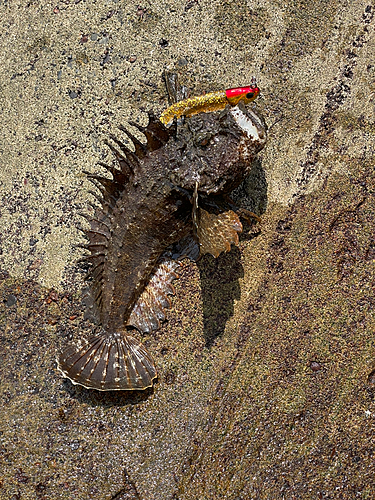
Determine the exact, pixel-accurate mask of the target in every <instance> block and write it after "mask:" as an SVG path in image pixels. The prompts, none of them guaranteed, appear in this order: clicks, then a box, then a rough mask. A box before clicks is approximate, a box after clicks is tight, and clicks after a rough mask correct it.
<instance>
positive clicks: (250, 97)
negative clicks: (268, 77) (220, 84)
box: [225, 77, 260, 106]
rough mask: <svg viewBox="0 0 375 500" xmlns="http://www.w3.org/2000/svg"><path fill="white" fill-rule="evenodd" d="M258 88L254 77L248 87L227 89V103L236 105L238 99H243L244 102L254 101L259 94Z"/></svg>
mask: <svg viewBox="0 0 375 500" xmlns="http://www.w3.org/2000/svg"><path fill="white" fill-rule="evenodd" d="M259 92H260V90H259V88H258V87H257V83H256V80H255V78H254V77H253V78H252V83H251V85H249V86H248V87H237V88H234V89H228V90H226V91H225V95H226V97H227V99H228V102H229V104H231V105H232V106H236V104H238V102H239V101H241V100H243V102H244V103H245V104H247V103H249V102H251V101H254V99H256V98H257V97H258V95H259Z"/></svg>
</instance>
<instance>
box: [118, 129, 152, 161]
mask: <svg viewBox="0 0 375 500" xmlns="http://www.w3.org/2000/svg"><path fill="white" fill-rule="evenodd" d="M129 124H130V125H132V122H129ZM118 128H119V129H120V130H121V131H122V132H124V133H125V134H126V135H127V136H128V137H129V139H130V140H131V141H132V142H133V144H134V149H135V154H136V155H137V156H138V158H141V159H142V158H144V157H145V156H146V154H147V146H146V145H145V144H143V142H141V141H139V140H138V139H137V138H136V137H135V136H134V135H133V134H132V133H131V132H129V130H128V129H127V128H125V127H124V126H123V125H119V127H118ZM129 151H130V150H129Z"/></svg>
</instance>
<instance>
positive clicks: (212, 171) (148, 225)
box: [58, 86, 266, 391]
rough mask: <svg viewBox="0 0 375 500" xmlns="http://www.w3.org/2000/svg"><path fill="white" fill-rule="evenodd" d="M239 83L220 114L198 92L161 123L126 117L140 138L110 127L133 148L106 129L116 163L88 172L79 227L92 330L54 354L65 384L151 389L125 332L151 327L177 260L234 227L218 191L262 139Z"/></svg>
mask: <svg viewBox="0 0 375 500" xmlns="http://www.w3.org/2000/svg"><path fill="white" fill-rule="evenodd" d="M244 89H248V87H244V88H242V89H240V90H239V89H236V91H233V92H229V91H227V92H229V94H228V96H229V97H227V96H226V99H232V98H233V102H234V101H235V100H238V101H239V102H238V104H237V105H231V106H226V107H225V109H224V110H223V111H221V113H212V112H207V111H210V110H211V109H212V108H211V98H209V97H208V96H209V94H207V95H206V96H203V97H202V98H196V100H195V101H194V102H193V104H191V101H189V100H187V101H183V102H182V103H180V106H179V107H178V112H176V107H173V106H172V111H171V108H169V112H168V115H164V118H163V120H159V119H157V118H156V117H155V116H154V115H153V114H152V113H149V123H148V125H147V126H146V127H141V126H139V125H138V124H136V123H133V122H129V123H130V124H131V125H132V126H134V127H136V128H138V130H139V131H140V132H142V133H143V134H144V136H145V138H146V141H147V142H146V143H143V142H141V141H140V140H139V139H137V138H136V137H134V136H133V134H132V133H131V132H130V131H129V130H127V128H125V127H120V129H121V130H122V131H123V133H124V134H126V135H127V136H128V138H129V139H130V140H131V141H132V143H133V146H134V150H133V149H130V148H129V147H128V146H126V145H125V144H124V143H123V142H122V141H120V140H119V139H117V138H116V137H113V136H111V139H112V142H108V143H107V144H108V146H109V147H110V149H111V150H112V151H113V153H114V155H115V158H116V160H117V164H116V165H115V166H114V165H107V164H104V163H101V165H102V166H103V167H104V168H105V169H106V170H107V171H108V172H109V173H110V174H111V176H112V178H111V179H109V178H108V177H103V176H100V175H96V174H88V177H89V179H90V180H91V181H92V182H93V183H94V184H95V185H96V186H97V188H98V189H99V192H100V193H101V194H100V195H98V192H93V194H94V196H96V197H97V198H98V200H99V202H100V206H98V207H97V208H96V210H95V214H94V215H93V216H91V215H87V216H86V218H87V219H88V221H89V225H90V227H89V228H88V229H84V230H83V231H84V233H85V235H86V237H87V239H88V243H87V244H86V245H83V246H84V248H86V249H87V250H88V251H89V255H87V256H86V257H85V258H84V260H85V261H86V262H88V263H90V264H91V269H90V271H89V274H88V277H87V278H88V279H89V281H90V287H89V295H88V297H87V300H86V303H87V306H88V308H89V310H90V311H91V313H92V315H93V316H94V317H95V318H96V323H97V327H96V328H95V331H94V332H93V337H92V338H91V339H89V341H88V342H87V343H86V344H84V345H82V344H81V345H78V346H71V347H69V348H68V349H67V350H66V351H64V352H63V353H62V354H61V356H60V358H59V360H58V368H59V370H60V371H61V372H62V373H63V375H64V377H67V378H69V379H70V380H71V381H72V382H73V384H80V385H82V386H84V387H87V388H91V389H97V390H100V391H110V390H143V389H146V388H147V387H151V386H152V383H153V380H154V379H155V378H156V376H157V372H156V368H155V365H154V362H153V359H152V357H151V355H150V354H149V353H148V351H147V350H146V349H145V347H144V346H143V345H142V344H141V343H140V342H139V340H138V339H136V338H135V337H134V336H133V332H131V331H130V330H131V329H133V331H134V330H135V329H136V330H138V331H139V332H151V331H155V330H157V329H158V328H159V327H160V323H161V322H162V321H164V319H165V310H166V309H167V308H168V307H170V299H169V295H171V294H173V293H174V288H173V284H172V283H173V280H175V279H176V278H177V274H176V270H177V268H178V267H179V265H180V264H179V261H180V260H181V259H182V258H184V257H189V258H190V259H191V260H197V259H198V258H199V256H200V255H204V254H205V253H211V254H212V255H213V256H215V257H217V256H218V255H219V254H220V253H221V252H223V251H229V250H230V248H231V245H232V244H238V233H239V232H241V230H242V225H241V222H240V219H239V216H238V215H237V213H236V211H235V209H234V207H233V206H231V205H228V202H227V201H226V200H227V198H226V196H227V195H228V194H230V193H231V191H232V190H233V189H235V188H236V187H237V186H238V185H239V184H240V183H241V182H242V180H243V179H244V178H245V177H246V176H247V175H248V174H249V172H250V169H251V165H252V161H253V159H254V157H255V155H256V154H257V153H258V151H260V150H261V149H262V148H263V147H264V145H265V142H266V132H265V126H264V123H263V121H262V120H261V119H260V118H259V116H258V115H257V114H255V113H254V111H252V110H247V109H246V108H245V106H244V100H245V99H253V98H255V97H256V94H257V93H259V90H258V88H257V87H256V86H255V87H251V89H252V93H253V96H250V97H246V94H248V93H249V92H247V91H245V90H244ZM254 96H255V97H254ZM194 103H195V104H194ZM197 109H200V112H199V111H197ZM167 111H168V110H167ZM192 111H194V112H192ZM182 114H184V115H185V116H188V118H187V119H186V120H185V123H178V122H177V120H173V119H172V124H171V126H170V127H168V128H167V127H166V125H165V123H164V122H167V120H169V118H166V116H168V117H170V116H172V115H173V117H175V116H182Z"/></svg>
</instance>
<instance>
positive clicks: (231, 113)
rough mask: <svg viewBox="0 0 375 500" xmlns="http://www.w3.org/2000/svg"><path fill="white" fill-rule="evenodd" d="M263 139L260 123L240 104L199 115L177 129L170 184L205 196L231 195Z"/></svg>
mask: <svg viewBox="0 0 375 500" xmlns="http://www.w3.org/2000/svg"><path fill="white" fill-rule="evenodd" d="M266 139H267V134H266V125H265V123H264V121H263V119H262V118H261V117H260V116H259V115H258V114H257V113H255V111H253V110H251V109H246V107H245V106H244V103H243V102H242V101H240V102H239V103H238V105H237V106H227V107H226V108H225V109H224V110H223V111H221V112H216V113H200V114H197V115H194V116H191V117H189V118H186V119H185V123H184V124H183V125H181V126H179V127H178V133H177V137H176V141H175V142H174V143H173V144H172V145H171V144H170V145H169V147H172V148H174V149H175V151H174V152H171V153H170V157H171V158H173V161H172V162H171V181H172V182H173V183H175V184H178V185H179V186H180V187H182V188H185V189H188V190H191V189H194V187H195V185H196V183H198V186H199V188H198V189H199V191H200V192H202V193H204V194H207V195H211V194H213V195H217V194H224V193H229V192H231V191H233V189H235V188H236V187H237V186H238V185H239V184H240V183H241V182H242V181H243V180H244V179H245V178H246V177H247V176H248V174H249V172H250V170H251V166H252V163H253V160H254V158H255V156H256V154H257V153H258V152H259V151H260V150H261V149H262V148H263V147H264V145H265V143H266Z"/></svg>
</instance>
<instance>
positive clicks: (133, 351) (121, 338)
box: [57, 333, 157, 391]
mask: <svg viewBox="0 0 375 500" xmlns="http://www.w3.org/2000/svg"><path fill="white" fill-rule="evenodd" d="M57 367H58V369H59V370H60V371H61V372H62V373H63V375H64V376H65V377H67V378H68V379H70V380H71V381H72V382H73V384H79V385H83V386H84V387H86V388H87V389H97V390H98V391H132V390H143V389H147V387H151V386H152V381H153V379H154V378H156V377H157V374H156V369H155V366H154V362H153V360H152V358H151V356H150V355H149V353H148V352H147V351H146V349H145V348H144V347H143V345H142V344H141V343H140V342H138V341H137V340H135V339H134V338H133V337H130V336H128V335H125V334H123V333H113V334H108V333H102V334H101V335H99V336H97V337H93V338H91V339H90V341H89V342H88V344H87V345H85V346H84V347H82V348H81V349H79V348H75V347H69V348H68V349H67V350H66V351H65V352H63V354H62V355H61V356H60V359H59V360H58V363H57Z"/></svg>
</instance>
